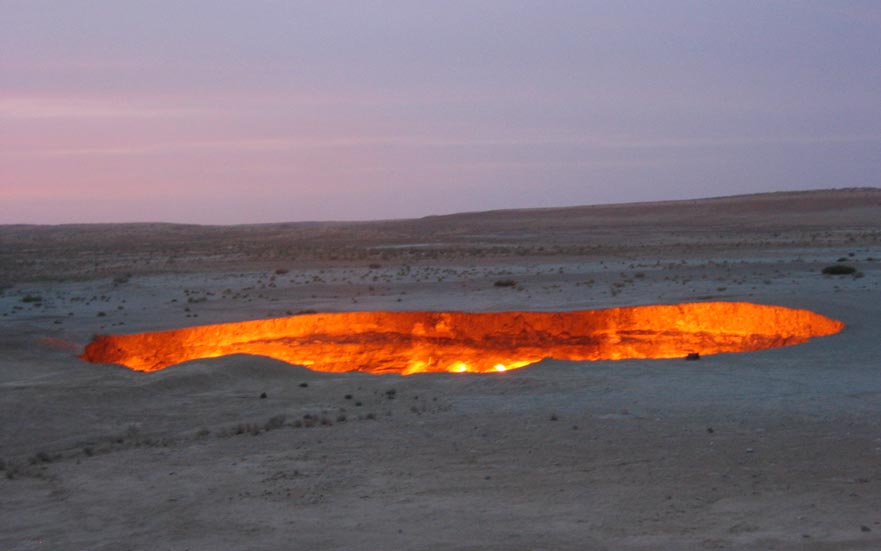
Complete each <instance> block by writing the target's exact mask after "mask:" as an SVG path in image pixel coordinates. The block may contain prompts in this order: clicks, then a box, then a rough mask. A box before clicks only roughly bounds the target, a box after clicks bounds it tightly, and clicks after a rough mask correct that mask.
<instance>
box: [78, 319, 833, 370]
mask: <svg viewBox="0 0 881 551" xmlns="http://www.w3.org/2000/svg"><path fill="white" fill-rule="evenodd" d="M843 328H844V324H843V323H841V322H839V321H836V320H833V319H829V318H827V317H824V316H821V315H819V314H815V313H813V312H810V311H808V310H795V309H792V308H784V307H782V306H763V305H758V304H751V303H747V302H702V303H689V304H675V305H658V306H634V307H629V308H610V309H606V310H584V311H576V312H493V313H466V312H349V313H336V314H334V313H329V314H310V315H300V316H293V317H287V318H277V319H269V320H258V321H243V322H239V323H224V324H218V325H204V326H199V327H189V328H185V329H175V330H172V331H159V332H155V333H139V334H135V335H107V336H103V335H100V336H97V337H96V338H95V340H93V341H92V342H91V343H90V344H89V345H88V346H86V349H85V352H84V354H83V355H82V356H80V357H81V358H82V359H85V360H88V361H90V362H96V363H115V364H121V365H124V366H126V367H128V368H130V369H134V370H137V371H157V370H160V369H165V368H166V367H168V366H171V365H174V364H178V363H181V362H186V361H189V360H195V359H200V358H216V357H219V356H226V355H230V354H254V355H260V356H268V357H271V358H276V359H278V360H282V361H284V362H288V363H290V364H296V365H303V366H306V367H308V368H309V369H313V370H316V371H330V372H342V371H364V372H368V373H399V374H402V375H410V374H413V373H426V372H439V371H446V372H453V373H464V372H468V373H492V372H498V371H508V370H511V369H517V368H520V367H524V366H527V365H530V364H534V363H536V362H539V361H541V360H542V359H544V358H556V359H560V360H621V359H627V358H678V357H684V356H686V355H687V354H690V353H698V354H700V355H707V354H718V353H724V352H748V351H753V350H763V349H766V348H776V347H781V346H791V345H794V344H800V343H803V342H806V341H808V340H809V339H811V338H812V337H820V336H824V335H832V334H834V333H838V332H839V331H841V330H842V329H843Z"/></svg>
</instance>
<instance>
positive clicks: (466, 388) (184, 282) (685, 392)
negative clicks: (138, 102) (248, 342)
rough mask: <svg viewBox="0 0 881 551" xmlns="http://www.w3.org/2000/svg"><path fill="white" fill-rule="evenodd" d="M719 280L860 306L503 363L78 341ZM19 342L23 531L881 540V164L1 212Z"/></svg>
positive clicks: (646, 543)
mask: <svg viewBox="0 0 881 551" xmlns="http://www.w3.org/2000/svg"><path fill="white" fill-rule="evenodd" d="M835 264H843V265H850V266H853V267H854V268H856V269H857V272H856V273H854V274H852V275H838V276H832V275H824V274H822V273H821V270H822V269H823V268H824V267H826V266H830V265H835ZM500 279H512V280H514V281H515V282H516V285H513V286H508V287H498V286H495V285H494V282H495V281H498V280H500ZM710 300H712V301H749V302H755V303H759V304H773V305H781V306H789V307H795V308H805V309H809V310H812V311H814V312H817V313H820V314H823V315H825V316H829V317H832V318H835V319H838V320H841V321H843V322H844V323H845V324H846V328H845V329H844V330H843V331H842V332H841V333H839V334H837V335H833V336H828V337H823V338H818V339H815V340H812V341H811V342H809V343H806V344H802V345H798V346H793V347H786V348H777V349H772V350H765V351H759V352H749V353H738V354H720V355H712V356H704V357H702V358H701V359H700V361H685V360H684V359H666V360H624V361H602V362H565V361H557V360H553V359H547V360H544V361H542V362H540V363H538V364H535V365H533V366H530V367H526V368H523V369H519V370H515V371H509V372H505V373H497V374H485V375H474V374H452V373H449V374H448V373H438V374H421V375H412V376H406V377H404V376H399V375H371V374H365V373H320V372H314V371H310V370H307V369H305V368H304V367H300V366H291V365H287V364H284V363H281V362H278V361H275V360H271V359H268V358H261V357H254V356H244V355H240V356H231V357H222V358H215V359H207V360H196V361H192V362H188V363H186V364H181V365H178V366H173V367H170V368H168V369H165V370H162V371H157V372H153V373H140V372H134V371H131V370H128V369H126V368H123V367H120V366H117V365H108V364H92V363H88V362H85V361H83V360H80V359H78V358H77V355H78V354H80V353H81V352H82V350H83V347H84V346H85V344H86V343H88V342H89V341H90V340H91V338H92V336H93V335H95V334H122V333H136V332H143V331H158V330H164V329H174V328H180V327H186V326H192V325H201V324H209V323H220V322H231V321H240V320H254V319H266V318H272V317H280V316H287V315H295V314H297V313H299V312H304V311H318V312H345V311H367V310H438V311H444V310H455V311H473V312H486V311H513V310H524V311H568V310H584V309H596V308H608V307H613V306H629V305H642V304H670V303H679V302H700V301H710ZM0 351H2V355H0V461H2V463H0V467H2V471H0V549H9V550H30V549H52V550H56V549H58V550H61V549H64V550H77V549H83V550H86V549H88V550H96V551H97V550H108V551H109V550H119V549H137V550H140V549H143V550H148V549H149V550H164V549H168V550H172V549H174V550H179V549H192V550H213V549H250V550H270V549H272V550H275V549H322V550H323V549H335V550H336V549H338V550H378V549H425V550H463V551H464V550H495V549H506V550H538V549H547V550H568V549H572V550H574V549H579V550H582V549H586V550H592V549H608V550H637V549H639V550H650V549H651V550H655V549H751V550H752V549H778V550H785V549H799V550H802V549H804V550H832V549H866V550H869V549H872V550H875V549H881V359H879V358H881V189H872V188H860V189H843V190H827V191H815V192H798V193H774V194H762V195H753V196H739V197H730V198H719V199H705V200H694V201H676V202H664V203H643V204H626V205H607V206H593V207H572V208H561V209H534V210H514V211H495V212H488V213H466V214H458V215H451V216H436V217H427V218H422V219H414V220H392V221H378V222H352V223H341V222H333V223H330V222H328V223H323V222H310V223H291V224H269V225H255V226H217V227H208V226H185V225H171V224H115V225H67V226H0ZM264 393H265V398H261V395H262V394H264Z"/></svg>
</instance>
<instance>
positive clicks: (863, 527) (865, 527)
mask: <svg viewBox="0 0 881 551" xmlns="http://www.w3.org/2000/svg"><path fill="white" fill-rule="evenodd" d="M871 531H872V529H871V528H869V527H868V526H866V525H865V524H863V525H862V526H860V532H871Z"/></svg>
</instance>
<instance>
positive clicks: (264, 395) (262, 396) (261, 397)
mask: <svg viewBox="0 0 881 551" xmlns="http://www.w3.org/2000/svg"><path fill="white" fill-rule="evenodd" d="M260 399H261V400H265V399H266V393H265V392H261V393H260Z"/></svg>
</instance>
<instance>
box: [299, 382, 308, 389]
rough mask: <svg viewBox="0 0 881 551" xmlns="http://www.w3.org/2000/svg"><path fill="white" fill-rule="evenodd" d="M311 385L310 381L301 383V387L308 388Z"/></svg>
mask: <svg viewBox="0 0 881 551" xmlns="http://www.w3.org/2000/svg"><path fill="white" fill-rule="evenodd" d="M307 386H309V383H300V388H306V387H307Z"/></svg>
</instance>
